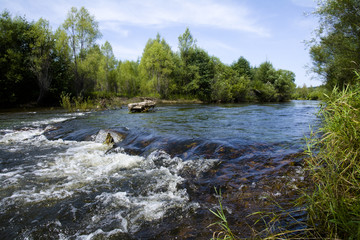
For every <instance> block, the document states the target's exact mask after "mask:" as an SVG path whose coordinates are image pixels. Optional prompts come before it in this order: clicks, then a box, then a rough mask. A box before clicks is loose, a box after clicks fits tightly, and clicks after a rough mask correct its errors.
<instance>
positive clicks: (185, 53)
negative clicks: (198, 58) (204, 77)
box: [178, 28, 199, 94]
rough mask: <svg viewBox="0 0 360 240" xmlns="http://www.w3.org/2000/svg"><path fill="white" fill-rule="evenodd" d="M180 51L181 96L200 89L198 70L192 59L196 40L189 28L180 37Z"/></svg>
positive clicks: (179, 84)
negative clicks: (197, 81)
mask: <svg viewBox="0 0 360 240" xmlns="http://www.w3.org/2000/svg"><path fill="white" fill-rule="evenodd" d="M178 39H179V45H178V47H179V51H180V66H179V68H180V77H179V82H178V86H179V88H180V89H179V90H180V93H181V94H189V92H192V91H193V90H194V91H196V89H197V88H198V86H197V84H196V79H198V77H199V76H198V68H197V67H196V66H194V65H193V64H192V63H191V58H192V56H193V55H194V54H195V51H196V40H195V39H194V38H193V36H192V35H191V33H190V30H189V28H186V30H185V32H184V33H183V34H182V35H180V36H179V38H178Z"/></svg>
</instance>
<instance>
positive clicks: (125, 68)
mask: <svg viewBox="0 0 360 240" xmlns="http://www.w3.org/2000/svg"><path fill="white" fill-rule="evenodd" d="M138 66H139V63H138V62H134V61H125V62H122V63H121V64H120V65H119V71H118V72H119V75H120V77H119V82H118V85H119V88H120V89H121V91H120V92H121V93H122V94H123V95H125V96H127V97H133V96H136V95H137V94H138V93H139V88H140V86H139V85H140V83H139V73H138Z"/></svg>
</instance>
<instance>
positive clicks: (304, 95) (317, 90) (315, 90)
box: [292, 84, 331, 100]
mask: <svg viewBox="0 0 360 240" xmlns="http://www.w3.org/2000/svg"><path fill="white" fill-rule="evenodd" d="M329 94H331V91H330V90H329V89H328V88H327V87H326V85H321V86H318V87H307V86H306V84H304V85H303V86H302V87H297V88H296V89H295V91H294V93H293V95H292V99H294V100H324V99H325V98H326V95H329Z"/></svg>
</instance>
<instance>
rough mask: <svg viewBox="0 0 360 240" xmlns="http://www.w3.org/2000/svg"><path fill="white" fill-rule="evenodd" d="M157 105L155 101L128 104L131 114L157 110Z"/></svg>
mask: <svg viewBox="0 0 360 240" xmlns="http://www.w3.org/2000/svg"><path fill="white" fill-rule="evenodd" d="M155 105H156V103H155V102H154V101H148V100H147V101H144V102H139V103H130V104H128V109H129V112H132V113H134V112H148V111H150V110H153V109H154V108H155Z"/></svg>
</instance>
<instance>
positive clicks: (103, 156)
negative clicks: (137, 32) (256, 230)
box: [0, 101, 319, 239]
mask: <svg viewBox="0 0 360 240" xmlns="http://www.w3.org/2000/svg"><path fill="white" fill-rule="evenodd" d="M318 104H319V102H316V101H291V102H288V103H271V104H229V105H201V104H199V105H197V104H193V105H160V106H157V107H156V111H155V112H151V113H139V114H129V113H128V110H127V109H126V108H123V109H118V110H107V111H97V112H76V113H67V112H65V111H63V110H51V111H50V110H49V111H46V110H39V111H32V112H24V111H22V112H3V113H0V239H210V238H211V237H212V234H213V231H216V230H218V229H217V228H216V227H215V226H212V227H208V226H209V225H210V224H211V223H213V222H215V221H216V218H215V217H214V216H213V214H211V213H210V211H209V209H213V210H214V209H216V208H217V207H218V202H217V201H218V198H217V195H216V194H215V190H214V188H215V187H216V189H218V190H219V189H221V192H222V200H223V205H224V207H225V214H226V215H227V216H228V220H229V222H230V224H231V226H232V228H233V229H234V232H235V233H237V234H238V235H239V236H241V237H246V236H249V234H251V230H250V229H249V228H248V226H249V225H251V224H252V223H253V221H254V219H253V218H251V217H247V216H249V214H251V213H252V212H256V211H262V210H266V209H270V210H271V209H274V204H272V201H270V200H269V199H270V198H271V199H275V200H276V201H277V202H279V203H280V205H282V206H283V207H284V208H286V207H289V208H290V204H289V202H290V201H291V200H294V199H295V198H296V197H297V194H298V193H297V189H298V188H301V187H302V186H303V185H306V180H305V175H304V171H303V168H302V164H301V163H302V155H301V153H302V151H303V149H304V147H305V140H304V137H305V136H309V134H310V126H316V124H318V119H317V117H316V113H317V111H318ZM108 134H110V135H111V136H112V138H113V143H112V144H106V143H104V141H105V139H106V136H107V135H108ZM302 214H303V213H300V214H299V217H301V215H302Z"/></svg>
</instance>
